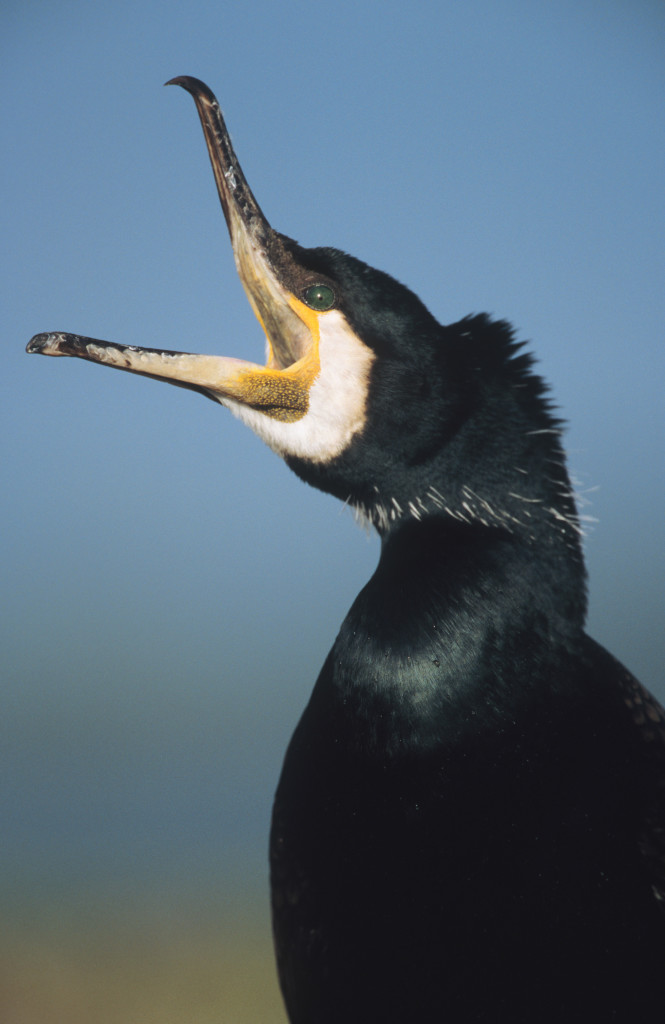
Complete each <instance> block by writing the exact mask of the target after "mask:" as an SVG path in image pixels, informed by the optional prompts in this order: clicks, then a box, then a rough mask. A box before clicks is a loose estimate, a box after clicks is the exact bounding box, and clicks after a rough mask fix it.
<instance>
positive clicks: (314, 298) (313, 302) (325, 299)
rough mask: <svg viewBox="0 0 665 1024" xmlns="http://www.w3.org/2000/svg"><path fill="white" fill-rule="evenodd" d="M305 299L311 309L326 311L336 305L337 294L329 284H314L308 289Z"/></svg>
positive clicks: (305, 292)
mask: <svg viewBox="0 0 665 1024" xmlns="http://www.w3.org/2000/svg"><path fill="white" fill-rule="evenodd" d="M303 298H304V300H305V302H306V303H307V305H308V306H309V307H310V309H318V310H320V311H324V310H326V309H331V308H332V306H333V305H334V304H335V293H334V291H333V290H332V288H329V287H328V285H327V284H312V285H310V286H309V288H306V289H305V291H304V294H303Z"/></svg>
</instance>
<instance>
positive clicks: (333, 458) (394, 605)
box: [28, 79, 665, 1024]
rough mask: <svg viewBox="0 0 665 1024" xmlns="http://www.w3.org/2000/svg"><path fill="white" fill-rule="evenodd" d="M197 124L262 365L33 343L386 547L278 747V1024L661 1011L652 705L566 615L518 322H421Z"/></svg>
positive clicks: (664, 1002) (663, 852) (634, 1020)
mask: <svg viewBox="0 0 665 1024" xmlns="http://www.w3.org/2000/svg"><path fill="white" fill-rule="evenodd" d="M175 81H176V82H177V84H180V85H182V86H183V87H184V88H185V89H187V90H188V91H189V92H190V93H191V94H192V95H193V97H194V99H195V102H196V105H197V109H198V112H199V115H200V118H201V123H202V125H203V130H204V134H205V138H206V141H207V145H208V150H209V153H210V157H211V161H212V165H213V170H214V172H215V178H216V181H217V185H218V189H219V193H220V198H221V201H222V206H223V209H224V213H225V216H226V219H227V224H228V227H229V231H230V234H231V240H232V244H233V247H234V251H235V254H236V261H237V264H238V269H239V272H240V275H241V278H242V280H243V283H244V285H245V287H246V289H247V291H248V294H249V296H250V300H251V302H252V305H253V308H254V310H255V312H256V313H257V315H258V316H259V319H260V320H261V323H262V325H263V326H264V328H265V330H266V334H267V341H268V359H267V364H266V366H265V367H259V366H256V365H254V364H250V363H239V362H238V361H233V360H227V359H224V358H221V357H204V356H194V355H189V354H187V353H180V352H176V353H173V352H163V351H161V350H158V349H138V348H136V347H132V348H128V347H126V346H121V345H114V344H111V343H109V342H103V341H95V340H93V339H89V338H82V337H80V336H78V335H70V334H48V335H38V336H37V337H36V338H34V339H33V341H32V342H31V343H30V345H29V346H28V348H29V351H35V352H42V353H43V354H47V355H75V356H79V357H82V358H85V359H90V360H92V361H95V362H102V363H106V364H108V365H112V366H115V367H117V368H120V369H124V370H129V371H130V372H133V373H142V374H144V375H147V376H151V377H156V378H159V379H164V380H169V381H171V382H173V383H176V384H178V385H180V386H185V387H189V388H192V389H194V390H197V391H200V392H202V393H203V394H205V395H207V396H208V397H212V398H214V399H215V400H216V401H219V402H221V403H222V404H223V405H226V406H228V407H229V408H230V409H231V410H232V411H233V412H234V413H235V414H236V415H238V416H240V417H241V418H242V419H244V420H245V422H247V423H248V425H249V426H251V427H252V429H254V430H255V431H256V432H257V434H259V436H260V437H262V438H263V439H264V440H265V441H266V442H267V443H268V444H270V445H271V447H273V448H274V449H275V451H277V452H278V453H279V454H280V455H281V456H282V457H283V458H284V459H285V460H286V462H287V463H288V464H289V465H290V466H291V468H292V469H293V470H294V471H295V472H296V473H298V474H299V475H300V476H301V477H302V478H303V479H304V480H306V481H307V482H308V483H310V484H312V485H314V486H316V487H319V488H321V489H323V490H326V491H329V492H330V493H332V494H335V495H336V496H338V497H339V498H341V499H342V500H344V501H347V502H349V503H350V504H351V505H352V506H353V507H354V508H355V509H356V510H357V511H358V512H359V513H360V514H361V515H362V516H363V517H365V518H366V519H367V520H368V521H369V522H370V523H372V524H373V526H374V527H376V529H377V530H378V532H379V534H380V535H381V555H380V560H379V564H378V566H377V569H376V572H375V573H374V575H373V577H372V579H371V580H370V581H369V582H368V584H367V585H366V587H365V588H364V589H363V590H362V592H361V593H360V595H359V596H358V598H357V599H356V601H355V603H354V604H353V607H352V608H351V610H350V612H349V614H348V616H347V617H346V619H345V621H344V623H343V624H342V627H341V629H340V632H339V635H338V637H337V639H336V641H335V643H334V645H333V647H332V650H331V651H330V654H329V656H328V658H327V660H326V662H325V665H324V667H323V669H322V671H321V674H320V676H319V679H318V681H317V683H316V685H315V687H314V691H313V694H312V697H311V700H310V702H309V704H308V706H307V708H306V710H305V712H304V714H303V716H302V719H301V721H300V724H299V725H298V727H297V729H296V731H295V734H294V737H293V739H292V741H291V744H290V746H289V749H288V752H287V755H286V759H285V763H284V768H283V771H282V776H281V780H280V783H279V786H278V790H277V795H276V798H275V806H274V814H273V823H272V833H271V879H272V901H273V921H274V932H275V946H276V953H277V961H278V968H279V975H280V981H281V985H282V990H283V993H284V999H285V1003H286V1007H287V1011H288V1014H289V1019H290V1020H291V1022H292V1024H333V1022H334V1024H340V1022H344V1024H398V1022H399V1024H430V1022H441V1024H466V1022H487V1024H527V1022H528V1024H564V1022H565V1024H569V1022H584V1024H604V1022H610V1021H614V1022H626V1024H662V1021H663V1020H665V913H664V911H665V715H664V713H663V710H662V709H661V708H660V707H659V705H658V704H657V703H656V701H655V700H654V699H653V697H651V695H650V694H648V693H647V691H645V690H644V689H643V688H642V687H641V686H640V684H639V683H638V682H637V681H636V680H635V679H634V678H633V677H632V676H631V675H630V673H628V672H627V671H626V669H624V668H623V667H622V666H621V665H620V664H618V663H617V662H616V661H615V660H614V659H613V658H612V657H611V656H610V655H609V654H608V653H607V652H606V651H605V650H603V649H602V648H601V647H600V646H599V645H598V644H596V643H595V642H594V641H593V640H591V639H590V638H589V637H588V636H587V635H586V634H585V632H584V620H585V614H586V587H585V570H584V562H583V556H582V551H581V544H580V527H579V522H578V518H577V513H576V509H575V502H574V497H573V494H572V491H571V487H570V482H569V479H568V475H567V471H566V467H565V458H564V454H563V450H562V446H561V423H560V421H559V420H558V419H557V418H556V416H555V414H554V412H553V409H552V407H551V405H550V402H549V399H548V397H547V392H546V388H545V386H544V384H543V382H542V380H541V379H540V378H539V377H538V376H537V374H536V373H535V372H534V370H533V366H532V361H531V358H530V357H529V356H528V355H527V354H525V353H524V352H523V351H522V350H521V346H520V345H518V344H517V343H516V342H515V340H514V338H513V335H512V331H511V329H510V327H509V326H508V325H507V324H505V323H503V322H493V321H492V320H490V319H489V318H488V317H486V316H474V317H468V318H466V319H464V320H462V321H461V322H460V323H457V324H453V325H450V326H442V325H440V324H439V323H438V322H437V321H436V320H435V319H434V317H433V316H432V315H431V314H430V313H429V311H428V310H427V309H426V308H425V306H424V305H423V304H422V302H421V301H420V300H419V299H418V298H417V297H416V296H415V295H414V294H413V293H412V292H410V291H409V290H408V289H407V288H405V287H404V286H403V285H400V284H398V283H397V282H396V281H394V280H393V279H392V278H390V277H389V276H387V275H386V274H384V273H382V272H379V271H376V270H373V269H371V268H369V267H367V266H366V265H365V264H363V263H361V262H360V261H358V260H355V259H353V258H352V257H350V256H347V255H345V254H344V253H341V252H339V251H337V250H334V249H304V248H302V247H301V246H299V245H298V244H297V243H296V242H294V241H293V240H291V239H289V238H287V237H286V236H284V235H281V234H279V233H277V232H275V231H273V229H272V228H271V227H270V225H269V224H268V222H267V221H266V219H265V217H264V216H263V214H262V212H261V210H260V208H259V207H258V204H257V203H256V200H255V199H254V197H253V195H252V194H251V192H250V190H249V187H248V185H247V183H246V181H245V179H244V176H243V175H242V171H241V170H240V166H239V164H238V162H237V158H236V157H235V153H234V152H233V149H232V147H231V144H230V141H229V138H228V134H227V132H226V128H225V125H224V122H223V120H222V117H221V113H220V111H219V107H218V105H217V101H216V100H215V98H214V96H213V95H212V93H210V91H209V90H208V89H207V87H206V86H204V85H203V84H202V83H200V82H198V81H197V80H196V79H177V80H175Z"/></svg>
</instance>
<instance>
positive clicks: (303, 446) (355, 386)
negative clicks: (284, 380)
mask: <svg viewBox="0 0 665 1024" xmlns="http://www.w3.org/2000/svg"><path fill="white" fill-rule="evenodd" d="M318 321H319V331H320V334H319V361H320V369H319V372H318V374H317V376H316V377H315V379H314V381H313V383H312V386H311V388H310V390H309V408H308V410H307V412H306V413H305V415H304V416H303V417H302V418H301V419H299V420H296V421H294V422H292V423H289V422H282V421H280V420H276V419H273V418H272V417H270V416H267V415H266V414H265V413H263V412H261V411H260V410H258V409H252V408H251V407H250V406H247V405H242V404H241V403H240V402H236V401H234V400H233V399H231V398H223V399H221V398H220V399H219V401H221V403H222V405H225V406H226V407H227V408H228V409H230V410H231V412H232V413H233V414H234V416H237V417H238V419H240V420H242V422H243V423H246V424H247V426H248V427H251V429H252V430H253V431H254V433H255V434H256V435H257V436H258V437H260V438H261V440H262V441H265V443H266V444H267V445H268V446H269V447H270V448H272V450H273V451H274V452H277V454H278V455H281V456H285V455H294V456H297V457H298V458H302V459H307V460H308V461H309V462H329V461H330V460H331V459H334V458H335V457H336V456H337V455H340V454H341V452H343V451H344V450H345V448H347V447H348V445H349V444H350V442H351V439H352V438H353V437H354V435H355V434H357V433H358V432H359V431H360V430H362V428H363V427H364V425H365V419H366V410H367V390H368V386H369V372H370V367H371V365H372V363H373V361H374V358H375V356H374V353H373V352H372V350H371V349H369V348H368V347H367V345H365V344H363V342H362V341H360V339H359V338H358V337H357V336H356V335H355V334H354V333H353V331H352V330H351V328H350V326H349V324H348V322H347V320H346V318H345V317H344V316H343V315H342V313H340V312H339V310H336V309H333V310H330V312H328V313H321V314H320V315H319V317H318Z"/></svg>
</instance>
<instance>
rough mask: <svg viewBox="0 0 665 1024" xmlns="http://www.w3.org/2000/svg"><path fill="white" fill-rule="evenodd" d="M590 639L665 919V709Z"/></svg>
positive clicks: (588, 643) (596, 673) (645, 861)
mask: <svg viewBox="0 0 665 1024" xmlns="http://www.w3.org/2000/svg"><path fill="white" fill-rule="evenodd" d="M585 641H586V646H585V657H586V659H587V661H588V663H589V664H590V665H591V666H592V669H593V675H594V676H595V677H596V678H597V679H598V681H599V683H600V685H601V686H602V688H603V694H604V696H605V699H606V700H607V701H608V702H613V703H614V705H615V707H616V714H617V717H618V719H619V721H620V723H621V727H622V731H623V733H624V735H625V737H626V740H625V748H626V750H627V751H628V753H629V756H630V759H631V763H630V765H627V766H626V770H627V771H629V772H630V773H631V774H632V775H633V777H634V778H635V780H636V783H637V786H636V803H637V809H638V816H639V821H638V843H639V848H640V852H641V855H642V862H643V864H644V868H645V872H646V875H647V877H648V878H649V881H650V884H651V887H652V890H653V893H654V896H655V898H656V901H657V904H658V906H659V909H660V911H661V913H662V914H663V916H664V917H665V708H663V706H662V705H661V704H660V703H659V702H658V701H657V700H656V698H655V697H654V696H653V694H652V693H650V691H649V690H648V689H647V688H646V687H645V686H643V685H642V683H640V682H639V681H638V680H637V679H636V678H635V676H634V675H633V674H632V673H631V672H629V671H628V669H627V668H625V666H624V665H622V664H621V662H620V661H618V660H617V659H616V658H615V657H614V656H613V655H612V654H610V653H609V651H607V650H605V648H603V647H602V646H601V645H600V644H598V643H597V642H596V641H594V640H592V639H591V638H589V637H585Z"/></svg>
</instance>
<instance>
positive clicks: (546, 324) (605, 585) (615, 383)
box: [0, 0, 665, 901]
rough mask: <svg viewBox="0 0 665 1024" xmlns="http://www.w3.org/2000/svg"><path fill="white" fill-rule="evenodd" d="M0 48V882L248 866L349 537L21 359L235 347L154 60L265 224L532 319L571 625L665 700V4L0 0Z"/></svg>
mask: <svg viewBox="0 0 665 1024" xmlns="http://www.w3.org/2000/svg"><path fill="white" fill-rule="evenodd" d="M0 38H1V40H2V42H1V44H0V45H1V48H2V61H1V62H0V80H1V84H2V88H1V90H0V103H1V104H2V139H3V145H2V148H3V154H4V156H3V159H2V161H0V194H1V195H2V239H3V244H2V247H1V249H0V262H1V263H2V266H1V272H0V289H1V290H2V295H1V308H2V321H1V326H0V330H1V334H0V344H1V346H2V356H3V373H2V379H1V387H2V404H1V415H2V431H1V438H2V442H1V443H2V448H3V462H4V471H3V479H4V481H5V486H4V488H3V497H2V505H3V528H2V544H3V552H2V564H3V570H4V571H3V578H4V582H3V589H5V596H4V598H3V608H4V611H3V615H2V631H3V637H2V647H3V651H4V655H3V660H4V662H5V682H4V686H3V691H4V699H3V712H2V716H0V717H1V723H0V731H1V732H2V734H3V735H2V739H1V742H0V759H2V762H3V768H2V777H3V783H2V786H3V796H2V801H3V804H4V810H3V811H2V817H3V822H4V824H3V829H2V834H3V838H2V844H3V847H4V852H3V883H2V885H3V886H4V887H5V890H6V891H5V894H4V895H5V899H6V900H9V901H11V900H12V899H14V898H17V899H18V900H20V899H21V898H22V897H21V893H24V892H25V891H28V890H29V891H30V892H31V893H33V894H36V893H39V894H42V896H43V895H44V894H49V893H52V892H53V891H56V890H57V891H58V892H60V893H71V894H72V895H71V898H72V899H75V898H76V896H75V894H76V893H77V892H80V887H81V884H82V880H84V879H87V878H93V877H94V879H96V881H95V885H98V886H99V885H102V886H103V885H106V886H109V887H111V886H112V885H114V884H117V883H118V880H119V879H122V878H133V879H139V878H142V877H148V876H149V877H151V878H152V879H154V878H155V877H161V876H162V875H163V876H164V877H166V876H169V875H172V876H173V878H175V879H177V882H175V883H174V884H175V885H176V887H177V886H180V887H181V888H183V889H184V888H185V887H186V886H188V885H193V886H195V885H197V884H198V881H199V880H202V879H213V880H214V884H215V886H217V887H218V890H219V891H221V892H227V894H228V898H229V899H232V898H233V897H232V894H233V893H234V892H235V891H236V890H235V888H234V887H235V885H236V881H237V878H238V877H242V879H243V880H244V881H246V882H248V884H250V885H255V886H257V887H259V889H262V890H263V889H265V885H266V883H265V876H266V865H265V856H266V855H265V847H266V839H267V830H268V817H269V809H270V804H271V800H272V793H273V789H274V785H275V783H276V780H277V775H278V772H279V767H280V763H281V758H282V755H283V752H284V749H285V746H286V743H287V741H288V738H289V736H290V733H291V730H292V728H293V726H294V725H295V722H296V720H297V718H298V716H299V713H300V711H301V709H302V707H303V705H304V703H305V701H306V699H307V696H308V693H309V691H310V688H311V686H312V684H313V682H314V679H315V677H316V674H317V672H318V669H319V667H320V665H321V663H322V661H323V659H324V656H325V654H326V652H327V650H328V648H329V646H330V644H331V642H332V640H333V638H334V636H335V633H336V630H337V628H338V626H339V623H340V622H341V620H342V618H343V617H344V614H345V612H346V610H347V608H348V606H349V604H350V603H351V601H352V599H353V597H354V596H355V594H356V593H357V591H358V590H359V589H360V587H361V586H362V584H363V583H364V581H365V580H366V579H367V577H368V576H369V575H370V573H371V572H372V570H373V567H374V565H375V563H376V559H377V555H378V543H377V541H376V539H375V538H370V539H368V538H367V537H366V536H365V535H364V534H363V533H362V532H361V531H360V530H358V528H357V527H356V526H355V524H354V522H353V520H352V518H351V516H350V515H349V514H348V513H346V512H344V511H343V510H342V509H341V506H339V504H338V503H337V502H335V501H334V500H333V499H332V498H329V497H328V496H325V495H322V494H319V493H317V492H314V491H313V490H310V489H308V488H306V487H305V486H304V485H303V484H302V483H300V482H299V481H298V480H297V479H296V478H295V477H294V476H292V475H291V474H290V473H289V471H288V470H287V469H286V467H285V466H283V465H282V464H281V463H280V461H279V460H278V459H277V458H276V457H275V456H274V455H273V454H272V453H270V452H269V451H268V450H267V449H264V448H263V447H262V445H261V443H260V442H259V441H258V440H257V439H256V438H254V436H253V435H251V434H250V433H249V432H248V431H247V430H246V428H244V427H242V426H241V425H240V424H239V423H237V422H236V421H235V420H234V419H233V418H232V417H231V416H230V415H229V414H228V413H227V412H226V411H225V410H223V409H222V408H221V407H216V406H215V405H213V403H211V402H206V401H203V400H202V399H201V398H199V397H198V396H195V395H192V394H191V393H188V392H185V391H180V390H178V389H175V388H169V387H167V386H165V385H162V384H157V383H154V382H152V381H146V380H142V379H140V378H135V377H131V376H129V375H123V374H117V373H116V374H114V373H112V372H111V371H109V370H105V369H102V368H98V367H94V366H91V365H89V364H85V363H83V362H80V361H75V360H64V359H63V360H57V361H56V360H46V359H37V358H34V357H33V358H28V357H27V356H26V355H24V346H25V344H26V342H27V341H28V339H29V338H30V337H31V336H32V335H33V334H34V333H36V332H37V331H43V330H68V331H74V332H79V333H82V334H89V335H92V336H96V337H100V338H106V339H111V340H117V341H119V342H124V343H129V344H145V345H149V346H159V347H161V346H163V347H165V348H174V349H189V350H192V351H202V352H207V351H209V352H217V353H220V354H227V355H235V356H240V357H245V358H249V359H260V358H261V353H262V351H263V342H262V338H261V335H260V330H259V327H258V325H257V324H256V322H255V321H254V318H253V316H252V314H251V312H250V310H249V307H248V305H247V302H246V300H245V297H244V293H243V291H242V288H241V286H240V283H239V281H238V279H237V277H236V274H235V270H234V267H233V260H232V256H231V251H230V245H229V242H228V237H227V233H226V228H225V224H224V221H223V217H222V214H221V210H220V208H219V204H218V200H217V197H216V194H215V189H214V183H213V179H212V174H211V171H210V167H209V164H208V158H207V155H206V152H205V147H204V143H203V139H202V134H201V129H200V126H199V123H198V118H197V116H196V113H195V109H194V105H193V103H192V100H191V98H190V97H189V96H187V95H186V94H185V93H184V92H182V91H180V90H177V89H162V83H163V82H164V81H166V80H167V79H169V78H171V77H173V76H174V75H180V74H190V75H195V76H197V77H199V78H202V79H203V80H204V81H206V82H207V83H208V84H209V85H210V87H211V88H212V89H213V90H214V91H215V93H216V94H217V96H218V97H219V99H220V102H221V104H222V108H223V110H224V111H225V115H226V118H227V122H228V124H229V127H230V130H231V133H232V136H233V139H234V142H235V145H236V148H237V151H238V154H239V157H240V160H241V162H242V164H243V168H244V170H245V173H246V175H247V178H248V180H249V182H250V184H251V185H252V187H253V189H254V191H255V193H256V195H257V198H258V200H259V202H260V204H261V206H262V207H263V209H264V211H265V212H266V215H267V216H268V218H269V219H270V221H271V222H272V223H273V225H274V226H275V227H277V228H279V229H281V230H283V231H285V232H286V233H287V234H289V235H291V236H293V237H295V238H297V239H299V240H300V241H301V242H302V243H303V244H306V245H318V244H332V245H336V246H339V247H340V248H344V249H347V250H348V251H350V252H352V253H353V254H354V255H356V256H359V257H361V258H362V259H364V260H366V261H367V262H369V263H370V264H373V265H375V266H378V267H380V268H382V269H385V270H387V271H389V272H391V273H392V274H393V275H395V276H396V277H398V278H399V279H401V280H403V281H404V282H405V283H407V284H409V285H410V286H412V287H413V288H414V290H415V291H416V292H417V293H418V294H419V295H420V296H421V297H422V298H423V300H424V301H425V302H426V303H427V305H428V306H429V307H430V309H431V310H432V311H433V312H434V313H435V315H436V316H438V317H439V318H440V319H441V320H442V321H446V322H449V321H453V320H455V319H457V318H459V317H461V316H463V315H465V314H466V313H470V312H477V311H481V310H487V311H489V312H491V313H494V314H496V315H497V316H501V317H506V318H507V319H509V320H511V321H512V322H513V323H514V324H515V326H516V327H517V330H518V332H519V335H520V337H521V338H524V339H528V340H529V341H530V343H531V347H532V349H533V351H534V352H535V353H536V355H537V356H538V358H539V360H540V368H541V371H542V372H543V374H544V375H545V376H546V377H547V379H548V380H549V381H550V382H551V384H552V386H553V393H554V396H555V399H556V401H557V402H558V404H559V406H560V408H561V410H562V413H563V415H564V416H565V417H566V418H567V420H568V421H569V422H570V428H569V430H568V434H567V447H568V451H569V459H570V466H571V470H572V473H573V476H574V478H575V480H576V482H577V484H578V486H579V487H580V489H581V491H582V492H583V494H584V496H585V498H586V500H588V501H589V502H590V504H589V505H588V506H587V507H585V508H584V509H583V510H582V511H583V512H584V513H585V514H589V515H591V516H594V517H596V518H597V519H598V523H596V524H594V525H593V528H592V530H591V532H590V534H589V537H588V539H587V542H586V551H587V560H588V565H589V570H590V594H591V613H590V631H591V632H592V633H593V635H594V636H596V638H597V639H599V640H600V641H601V642H602V643H604V644H605V645H607V646H608V647H610V649H611V650H612V651H613V652H614V653H615V654H616V655H617V656H618V657H620V658H621V659H622V660H624V661H625V662H626V664H627V665H628V667H630V668H631V669H632V670H633V671H634V672H635V673H636V674H637V675H638V676H639V677H640V678H641V679H642V680H643V681H644V682H645V683H646V684H647V685H649V686H650V687H652V688H653V689H654V691H656V692H658V693H659V694H660V696H661V698H662V697H663V696H665V686H664V684H663V673H662V666H663V662H664V660H665V631H664V630H663V623H662V596H663V569H664V551H665V516H664V508H665V501H664V497H665V495H664V488H663V440H664V434H665V431H664V417H663V397H662V394H663V379H664V374H665V354H664V346H663V280H664V276H663V271H664V269H665V268H664V260H663V237H664V236H665V223H664V221H665V217H664V216H663V214H664V198H663V179H664V175H663V172H664V170H665V168H664V164H665V160H664V156H665V138H664V132H663V121H662V104H663V86H664V84H665V63H664V62H663V52H664V43H665V9H664V8H663V6H662V5H661V4H660V3H657V2H655V0H654V2H647V0H630V2H629V0H614V2H611V0H610V2H608V0H604V2H600V0H598V2H593V0H556V2H548V0H545V2H542V3H539V4H533V3H530V2H527V0H506V2H502V3H496V2H494V0H464V2H455V0H436V2H424V3H420V4H415V3H406V2H399V3H398V2H385V0H384V2H381V3H379V2H376V3H374V2H363V0H360V2H353V3H349V2H347V0H337V2H336V3H335V4H334V5H329V4H325V5H324V4H321V5H319V4H315V3H312V2H311V0H310V2H308V3H305V2H291V3H289V2H284V3H280V4H271V3H265V2H263V3H261V2H258V3H253V2H252V0H242V2H237V3H235V2H228V3H219V2H218V3H213V2H206V0H187V2H175V0H166V2H164V0H160V2H159V3H158V2H152V0H132V2H131V3H130V2H126V0H114V2H113V3H110V2H107V0H103V2H98V3H96V4H84V3H82V2H60V3H57V4H41V3H37V2H31V0H20V2H18V0H9V2H7V0H6V2H5V3H4V5H3V9H2V14H0ZM99 879H101V880H102V881H101V882H100V881H99ZM225 887H226V888H225ZM17 894H18V896H17Z"/></svg>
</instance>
